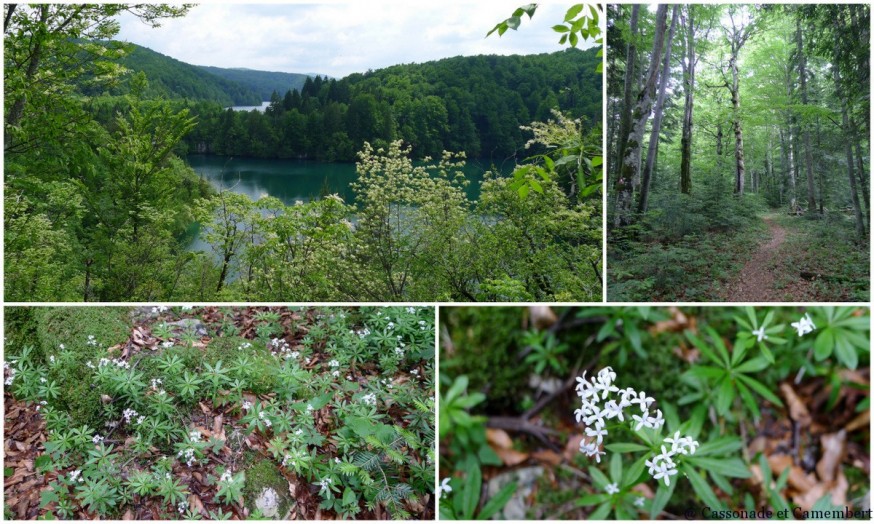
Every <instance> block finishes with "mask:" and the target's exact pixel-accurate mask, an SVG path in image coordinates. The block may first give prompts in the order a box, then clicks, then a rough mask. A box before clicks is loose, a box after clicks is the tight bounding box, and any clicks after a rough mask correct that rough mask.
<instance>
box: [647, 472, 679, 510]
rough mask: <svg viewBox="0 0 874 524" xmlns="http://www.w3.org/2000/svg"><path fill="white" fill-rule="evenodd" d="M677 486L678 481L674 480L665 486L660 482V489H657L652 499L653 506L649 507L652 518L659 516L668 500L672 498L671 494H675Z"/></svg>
mask: <svg viewBox="0 0 874 524" xmlns="http://www.w3.org/2000/svg"><path fill="white" fill-rule="evenodd" d="M676 487H677V482H676V481H675V482H672V483H671V485H670V486H665V485H664V483H662V482H659V489H658V490H657V491H656V494H655V497H653V499H652V506H650V507H649V516H650V518H653V519H655V518H656V517H658V516H659V514H660V513H661V512H662V510H663V509H665V506H666V505H667V504H668V501H669V500H671V495H673V494H674V488H676Z"/></svg>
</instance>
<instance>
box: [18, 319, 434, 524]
mask: <svg viewBox="0 0 874 524" xmlns="http://www.w3.org/2000/svg"><path fill="white" fill-rule="evenodd" d="M106 309H108V308H106ZM126 311H128V312H129V315H133V316H136V315H139V314H145V315H146V317H147V318H146V320H145V321H144V323H137V324H136V325H135V326H131V329H130V331H129V337H128V338H127V340H120V339H112V340H107V339H103V338H102V337H100V336H95V335H91V334H88V333H87V332H86V333H83V334H82V335H81V337H79V336H78V335H75V336H73V337H72V338H71V342H69V343H68V344H66V345H65V347H57V348H52V347H49V348H46V347H44V346H42V345H41V344H39V342H40V341H39V339H37V340H33V339H32V338H31V336H29V335H28V334H27V333H26V332H19V331H15V330H13V332H12V334H11V337H12V338H11V340H8V341H7V348H8V349H7V356H6V359H7V360H6V362H5V363H4V379H5V389H4V391H5V393H6V395H7V402H10V401H12V402H16V403H19V404H20V405H21V409H23V410H24V411H25V412H27V413H29V415H28V416H29V417H31V419H32V420H33V421H34V422H35V423H40V424H41V423H43V422H44V424H45V426H44V427H45V429H44V431H45V445H44V448H42V447H41V446H37V447H35V448H34V456H33V463H34V465H35V466H36V470H37V471H35V472H31V473H30V474H31V475H34V477H33V479H32V482H34V483H35V484H36V485H44V486H45V488H44V489H42V490H41V500H40V501H39V511H38V514H39V515H40V516H55V517H60V518H96V517H101V518H121V517H125V518H147V519H167V518H171V519H172V518H186V519H189V518H191V519H195V518H222V517H230V516H235V517H238V518H245V517H255V516H259V515H260V516H265V517H276V518H283V517H290V518H310V519H311V518H313V516H314V515H316V512H317V511H321V512H323V514H324V515H325V516H333V515H336V517H339V518H354V517H365V518H377V516H380V515H381V516H384V517H391V518H410V517H413V516H417V517H420V518H425V517H427V516H428V515H429V514H431V515H433V505H431V504H430V502H429V501H430V500H431V493H432V491H433V478H434V467H433V454H434V449H433V441H434V429H433V428H434V420H433V418H434V399H433V397H432V395H433V379H432V378H431V377H433V367H432V366H433V364H432V361H433V356H434V349H433V347H434V319H433V315H434V310H433V309H431V308H422V307H411V306H405V307H390V308H378V307H371V308H316V309H305V308H297V309H287V308H276V309H269V310H254V309H251V308H250V309H242V308H226V309H218V308H195V309H185V310H180V309H178V308H170V309H167V308H166V307H162V308H155V309H154V310H152V311H150V312H148V311H145V312H143V311H132V312H131V311H130V310H126ZM41 328H46V329H52V325H51V324H47V323H45V322H40V321H37V331H39V329H41ZM81 329H88V328H87V327H85V326H83V327H82V328H81ZM197 333H200V334H197ZM80 340H81V342H79V341H80ZM86 349H87V351H86ZM72 350H76V351H81V352H85V354H88V355H90V357H89V358H87V359H84V360H82V361H81V362H78V363H77V362H76V361H75V359H72V358H71V355H69V354H67V353H68V352H69V351H72ZM72 377H75V380H77V381H85V382H86V383H88V384H90V385H91V387H92V388H94V389H95V390H96V393H97V398H98V399H99V400H98V402H99V404H100V405H99V408H98V409H97V410H96V411H95V413H94V414H89V415H88V416H87V418H83V417H82V415H81V414H80V412H79V411H78V408H77V409H71V408H72V407H74V406H76V401H77V399H74V398H70V397H69V396H68V392H69V391H71V382H72V381H73V379H72ZM83 420H87V421H88V422H87V423H83V422H82V421H83ZM28 428H30V429H28V431H31V430H33V428H31V427H30V426H28ZM25 436H26V437H27V438H30V437H31V435H25ZM37 437H38V435H34V436H33V439H32V440H33V441H36V442H37V443H38V442H39V441H38V440H37ZM12 438H13V437H12V436H11V435H9V434H8V433H7V435H6V439H7V443H8V442H10V439H12ZM14 439H15V440H20V439H21V436H20V435H19V436H15V437H14ZM260 457H264V460H259V458H260ZM256 465H257V468H256V469H257V471H256V470H253V468H254V467H256ZM23 471H24V470H23ZM268 477H269V478H270V479H271V480H270V481H269V482H266V481H264V480H263V479H265V478H268ZM268 489H270V490H272V494H271V495H270V496H269V497H267V498H268V499H270V498H271V497H272V499H275V504H273V505H272V506H271V505H269V504H268V507H267V508H265V507H262V506H261V505H259V504H256V501H257V500H260V499H259V497H262V495H264V493H265V492H266V491H267V490H268ZM290 491H291V493H295V492H296V493H298V497H301V496H303V495H302V494H304V493H311V494H312V496H308V497H306V498H298V500H297V504H296V505H295V506H294V509H293V513H289V511H290V508H291V507H292V505H291V499H289V496H288V493H289V492H290ZM8 495H10V493H7V496H8ZM27 516H35V515H27V514H25V515H19V517H20V518H24V517H27Z"/></svg>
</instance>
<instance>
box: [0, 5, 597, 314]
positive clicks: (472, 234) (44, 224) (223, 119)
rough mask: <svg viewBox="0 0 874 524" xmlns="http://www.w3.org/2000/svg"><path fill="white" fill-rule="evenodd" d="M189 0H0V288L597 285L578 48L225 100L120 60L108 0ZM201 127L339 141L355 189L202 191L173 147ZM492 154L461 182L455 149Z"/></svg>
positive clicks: (289, 139)
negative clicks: (503, 168)
mask: <svg viewBox="0 0 874 524" xmlns="http://www.w3.org/2000/svg"><path fill="white" fill-rule="evenodd" d="M187 9H189V8H187V7H181V8H172V7H166V6H146V7H141V6H116V5H93V6H92V5H87V6H68V5H52V4H42V5H38V6H22V5H7V6H6V7H5V10H4V14H5V20H6V24H5V27H4V33H5V40H6V48H5V54H4V64H5V68H4V80H5V95H6V96H5V108H4V109H5V117H6V118H5V131H6V140H5V143H4V152H5V181H4V184H5V215H4V226H5V232H6V235H5V293H6V299H7V300H13V301H32V300H38V301H80V300H84V301H151V300H173V299H176V300H203V301H206V300H213V299H223V300H277V301H278V300H282V301H288V300H292V301H312V300H344V301H364V300H367V301H371V300H372V301H400V300H419V301H424V300H461V301H479V300H492V301H494V300H563V301H570V300H598V299H600V296H601V277H600V271H601V269H600V268H601V249H600V246H601V196H600V195H601V192H600V188H601V167H600V159H601V155H602V153H601V131H600V127H599V126H598V125H597V124H595V125H593V124H592V123H590V122H589V121H588V119H587V118H586V115H589V118H591V117H592V116H595V115H597V114H599V104H600V100H601V96H600V94H599V93H600V77H599V76H598V75H597V74H596V73H595V72H594V71H595V70H596V58H595V56H594V55H595V53H594V52H579V51H576V50H568V51H560V52H558V53H555V54H552V55H541V56H532V57H507V58H496V57H471V58H455V59H447V60H443V61H439V62H433V63H428V64H422V65H419V66H414V65H408V66H397V67H393V68H388V69H385V70H381V71H375V72H368V73H365V74H361V75H352V76H351V77H348V78H346V79H343V80H333V79H325V78H322V77H318V76H317V77H315V78H313V79H308V80H306V81H305V83H304V85H303V86H302V88H301V90H300V91H296V90H291V91H289V92H287V93H286V95H285V96H279V95H278V94H277V96H276V97H275V99H274V103H273V106H272V107H271V108H270V109H269V110H268V111H267V112H265V113H264V114H261V113H258V112H233V111H224V110H222V109H221V106H220V105H218V104H216V103H214V102H206V101H195V100H192V99H187V100H183V99H169V98H165V97H167V96H177V95H174V94H172V93H169V92H160V91H159V90H157V88H155V87H154V86H155V80H154V79H153V78H151V77H150V76H149V74H148V73H146V72H143V71H140V72H138V73H131V72H130V71H128V70H125V69H124V68H121V67H120V66H119V63H120V60H123V59H124V56H125V53H126V52H127V51H126V50H125V49H124V48H123V47H119V46H116V45H114V44H112V43H111V41H112V37H113V36H115V34H116V33H117V31H118V25H117V22H115V17H116V16H117V15H118V14H119V13H120V12H122V11H130V12H133V13H134V14H136V15H137V16H139V17H140V18H141V19H142V20H143V21H145V22H147V23H152V24H156V23H158V22H160V20H161V19H162V18H165V17H168V16H173V17H178V16H184V14H185V12H186V10H187ZM592 12H593V13H595V15H597V11H596V10H592ZM578 14H579V13H578ZM579 16H580V19H585V17H590V16H592V15H589V14H588V11H587V12H586V13H583V14H580V15H579ZM574 23H576V22H574ZM489 25H490V24H489V23H488V21H486V22H484V30H483V32H484V33H485V28H487V27H488V26H489ZM594 26H597V20H595V22H594ZM592 35H593V36H594V35H595V33H594V32H593V33H592ZM171 77H172V75H170V77H161V76H160V75H158V77H157V78H158V80H157V82H158V84H162V83H163V84H165V85H170V84H172V83H173V82H172V81H170V83H169V84H166V82H167V80H162V78H171ZM112 89H120V90H121V92H120V94H118V95H113V94H112V91H111V90H112ZM89 93H100V94H99V95H94V94H91V95H89ZM295 95H297V98H299V99H300V100H299V102H298V101H295V99H296V96H295ZM287 101H288V102H289V105H288V106H286V105H285V103H286V102H287ZM520 126H524V129H522V128H520ZM253 130H254V132H253ZM225 131H228V132H229V133H225ZM329 131H330V132H329ZM253 137H254V140H253ZM186 144H190V145H189V146H188V147H186ZM202 144H206V145H205V146H203V145H202ZM204 148H206V150H208V151H212V152H216V153H224V154H234V155H253V156H276V157H282V156H308V157H313V158H334V159H346V160H351V159H357V164H356V166H357V173H358V181H357V183H355V184H354V185H353V187H352V189H353V190H354V193H355V200H354V204H351V203H347V202H343V201H342V199H340V198H338V197H336V196H333V197H331V196H328V197H326V198H322V199H320V200H315V201H311V202H307V203H303V202H298V203H297V204H293V205H290V206H287V205H285V204H283V203H282V202H280V201H279V200H277V199H276V198H269V197H267V198H262V199H260V200H258V201H253V200H251V199H249V198H248V197H246V196H244V195H242V194H239V193H234V192H232V191H222V192H219V193H216V192H215V190H214V189H212V188H211V187H210V186H209V184H208V183H207V182H206V181H205V180H204V179H200V178H198V176H197V175H196V174H195V173H194V172H193V171H192V170H191V168H190V167H189V166H187V165H186V163H185V161H184V153H185V152H187V151H189V150H198V151H201V150H204ZM229 148H230V149H229ZM444 149H446V150H448V151H454V152H447V151H444ZM493 154H495V155H496V154H502V155H512V156H513V157H514V158H515V159H516V161H517V162H518V167H517V169H516V170H515V172H514V174H513V176H512V177H502V176H499V175H496V174H490V175H488V176H486V180H485V182H483V184H482V188H481V191H480V196H479V199H478V200H476V201H473V200H470V199H469V197H467V196H466V194H465V191H464V188H465V186H466V185H467V184H468V181H467V180H465V177H464V175H463V172H462V167H463V163H464V159H465V157H466V156H471V155H493ZM425 155H433V159H430V160H429V159H425V160H423V161H420V162H415V163H414V162H413V159H414V158H421V157H423V156H425ZM192 234H197V235H198V237H199V238H200V239H201V240H202V241H203V242H205V243H206V244H208V246H209V249H208V250H206V251H192V250H191V248H190V245H191V239H192Z"/></svg>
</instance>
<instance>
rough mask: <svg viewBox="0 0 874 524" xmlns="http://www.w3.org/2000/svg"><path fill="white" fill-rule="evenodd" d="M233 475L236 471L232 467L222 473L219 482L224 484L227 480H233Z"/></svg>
mask: <svg viewBox="0 0 874 524" xmlns="http://www.w3.org/2000/svg"><path fill="white" fill-rule="evenodd" d="M233 475H234V472H233V471H232V470H231V468H228V469H226V470H225V472H224V473H222V476H221V478H220V479H219V483H221V484H224V483H225V482H227V481H229V480H231V477H233Z"/></svg>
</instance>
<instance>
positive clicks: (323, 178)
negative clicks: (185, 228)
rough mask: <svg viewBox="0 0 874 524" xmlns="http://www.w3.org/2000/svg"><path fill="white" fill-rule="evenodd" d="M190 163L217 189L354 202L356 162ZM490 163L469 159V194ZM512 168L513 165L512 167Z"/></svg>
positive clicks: (205, 158)
mask: <svg viewBox="0 0 874 524" xmlns="http://www.w3.org/2000/svg"><path fill="white" fill-rule="evenodd" d="M188 164H189V165H190V166H191V167H192V168H193V169H194V171H195V172H196V173H197V174H198V175H200V176H202V177H203V178H206V179H207V180H209V182H210V183H211V184H212V185H213V187H215V188H216V189H227V190H231V191H234V192H236V193H242V194H244V195H248V196H249V198H251V199H252V200H258V199H259V198H262V197H265V196H272V197H276V198H278V199H279V200H281V201H282V202H283V203H285V204H286V205H291V204H294V202H295V201H297V200H301V201H304V202H308V201H310V200H313V199H317V198H319V197H320V196H321V195H328V194H332V193H336V194H338V195H340V197H342V198H343V200H344V201H345V202H346V203H349V204H351V203H354V201H355V194H354V193H353V192H352V188H351V187H350V184H352V182H354V181H355V179H356V177H357V175H356V174H355V164H352V163H331V162H312V161H307V160H263V159H254V158H225V157H217V156H209V155H189V156H188ZM486 169H488V166H482V165H480V164H479V163H478V162H476V161H468V163H467V165H466V166H465V168H464V173H465V176H466V177H467V179H468V180H469V181H470V184H469V185H468V186H467V189H466V191H467V197H468V198H470V199H471V200H475V199H477V198H479V193H480V184H481V183H482V180H483V174H484V172H485V170H486ZM510 170H512V166H510Z"/></svg>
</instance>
